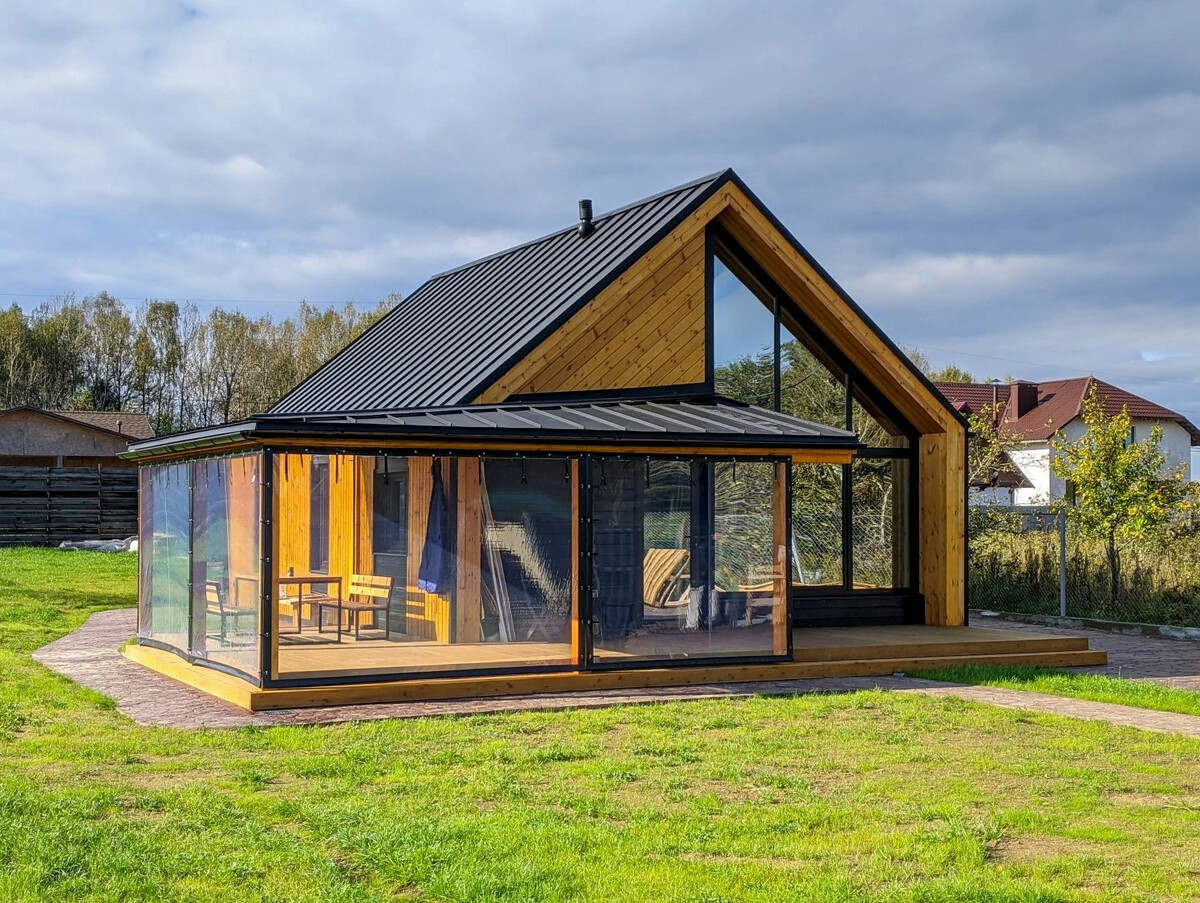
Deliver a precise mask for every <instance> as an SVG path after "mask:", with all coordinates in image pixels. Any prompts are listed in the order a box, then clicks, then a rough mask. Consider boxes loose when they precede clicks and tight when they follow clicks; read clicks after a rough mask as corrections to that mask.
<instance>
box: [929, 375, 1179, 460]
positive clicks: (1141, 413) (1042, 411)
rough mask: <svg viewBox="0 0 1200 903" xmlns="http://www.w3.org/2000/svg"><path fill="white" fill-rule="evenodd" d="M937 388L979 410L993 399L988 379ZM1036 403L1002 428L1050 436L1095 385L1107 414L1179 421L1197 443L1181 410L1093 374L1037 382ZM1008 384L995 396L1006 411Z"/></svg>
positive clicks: (1028, 436)
mask: <svg viewBox="0 0 1200 903" xmlns="http://www.w3.org/2000/svg"><path fill="white" fill-rule="evenodd" d="M934 385H935V386H937V388H938V391H940V392H941V393H942V394H943V395H945V396H946V397H947V398H948V399H950V402H951V403H952V404H955V405H961V406H965V408H966V409H967V410H969V411H973V412H976V413H978V412H979V411H982V410H983V409H984V408H985V407H986V406H988V405H990V404H991V403H992V397H993V396H992V391H993V387H992V385H991V384H990V383H934ZM1036 386H1037V404H1036V405H1034V407H1033V408H1032V409H1030V410H1029V411H1027V412H1026V413H1025V415H1024V416H1023V417H1020V418H1018V419H1016V420H1009V419H1008V418H1007V416H1004V428H1005V430H1006V431H1007V432H1010V433H1012V434H1013V435H1014V436H1017V437H1020V438H1022V439H1028V440H1042V439H1049V438H1050V437H1051V436H1053V435H1054V434H1055V433H1056V432H1057V431H1058V430H1060V429H1062V428H1063V427H1064V426H1066V425H1067V424H1068V423H1070V422H1071V421H1072V420H1074V419H1075V418H1076V417H1078V416H1079V414H1080V412H1081V411H1082V409H1083V400H1084V399H1085V398H1087V396H1088V394H1089V393H1090V392H1091V391H1092V387H1093V386H1095V389H1096V394H1097V396H1098V397H1099V398H1100V400H1101V401H1102V402H1103V404H1104V413H1105V414H1107V415H1108V416H1110V417H1111V416H1113V415H1115V414H1119V413H1121V409H1122V408H1124V409H1125V410H1127V411H1129V416H1130V417H1134V418H1138V419H1143V420H1170V421H1174V422H1175V423H1178V424H1180V425H1181V426H1182V427H1183V428H1184V429H1186V430H1187V431H1188V434H1189V435H1190V436H1191V437H1192V445H1200V429H1197V428H1196V426H1195V425H1194V424H1192V422H1191V421H1189V420H1188V419H1187V418H1186V417H1184V416H1183V415H1182V414H1177V413H1175V412H1174V411H1172V410H1170V409H1169V408H1164V407H1163V406H1162V405H1160V404H1155V403H1154V402H1152V401H1148V400H1147V399H1145V398H1142V397H1141V396H1140V395H1134V394H1133V393H1132V392H1127V391H1125V390H1124V389H1121V388H1119V387H1117V386H1114V385H1113V384H1112V383H1106V382H1104V380H1101V379H1096V378H1095V377H1094V376H1078V377H1075V378H1073V379H1056V380H1049V381H1047V382H1041V383H1037V384H1036ZM1010 390H1011V385H997V386H995V392H996V395H995V397H996V399H997V401H998V402H999V403H1000V405H1001V406H1002V409H1003V411H1004V414H1005V415H1006V414H1007V408H1008V401H1009V396H1010V395H1011V391H1010Z"/></svg>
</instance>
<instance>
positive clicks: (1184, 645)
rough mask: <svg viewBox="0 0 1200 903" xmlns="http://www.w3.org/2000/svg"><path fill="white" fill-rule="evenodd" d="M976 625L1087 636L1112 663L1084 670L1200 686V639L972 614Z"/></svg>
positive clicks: (1182, 686)
mask: <svg viewBox="0 0 1200 903" xmlns="http://www.w3.org/2000/svg"><path fill="white" fill-rule="evenodd" d="M971 626H972V627H988V628H992V629H995V630H1016V631H1024V632H1027V633H1040V634H1043V635H1045V634H1053V635H1057V636H1086V637H1087V639H1088V644H1089V645H1090V646H1091V648H1093V649H1103V650H1104V651H1105V652H1107V653H1108V664H1107V665H1100V666H1097V667H1092V668H1080V669H1078V670H1080V671H1083V672H1093V673H1097V674H1109V675H1111V676H1113V677H1126V678H1130V679H1139V680H1150V681H1153V682H1155V683H1161V684H1165V685H1167V686H1171V687H1177V688H1178V689H1181V690H1200V641H1197V640H1177V639H1172V638H1170V637H1156V636H1145V635H1143V634H1125V633H1110V632H1109V631H1107V630H1091V629H1088V628H1082V627H1048V626H1045V625H1043V624H1026V623H1023V622H1018V621H1008V620H1005V619H1004V618H996V617H980V616H979V615H978V613H973V614H972V615H971Z"/></svg>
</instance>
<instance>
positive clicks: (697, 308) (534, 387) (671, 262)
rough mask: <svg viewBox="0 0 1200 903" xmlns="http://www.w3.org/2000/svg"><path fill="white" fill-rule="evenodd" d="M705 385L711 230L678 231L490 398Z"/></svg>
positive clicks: (495, 387) (487, 395) (509, 376)
mask: <svg viewBox="0 0 1200 903" xmlns="http://www.w3.org/2000/svg"><path fill="white" fill-rule="evenodd" d="M703 381H704V228H703V225H702V224H697V223H693V224H692V228H691V231H690V233H688V234H686V235H682V234H680V232H679V231H678V230H677V231H676V233H673V234H672V236H669V237H668V238H667V239H664V240H663V242H661V243H660V244H659V245H657V246H655V248H653V249H651V251H650V252H648V253H647V254H646V256H645V257H644V258H642V260H641V261H639V262H638V263H635V264H634V265H633V266H632V267H631V268H630V270H629V271H628V272H626V273H625V274H624V275H623V276H622V277H620V278H619V279H618V280H617V281H616V282H614V283H613V284H612V285H610V286H608V288H606V289H605V290H604V291H603V292H601V293H600V295H599V296H598V297H597V298H596V299H595V300H594V301H592V302H591V303H590V304H589V305H587V307H585V308H584V309H583V310H581V311H579V312H578V313H577V314H576V315H575V316H574V317H572V318H571V319H570V320H569V321H568V322H567V323H566V324H565V325H564V326H563V327H562V328H561V329H559V330H558V331H557V332H556V333H555V334H554V335H552V336H550V337H549V338H548V339H546V340H545V341H544V342H542V344H541V345H539V346H538V347H537V348H536V349H534V351H533V352H532V353H531V354H530V355H528V356H527V357H526V358H524V359H523V360H522V361H521V362H520V363H518V364H517V365H516V366H514V367H513V368H512V370H510V371H509V372H508V373H506V374H505V375H504V376H503V377H501V378H500V380H499V381H498V382H497V383H496V384H495V385H493V386H491V387H490V388H489V389H488V390H487V391H486V392H484V393H483V394H482V395H481V396H480V397H479V399H478V401H480V402H498V401H504V400H505V399H507V398H509V397H510V396H512V395H525V394H532V393H538V392H578V391H587V390H597V389H626V388H641V387H645V386H659V385H686V384H689V383H699V382H703Z"/></svg>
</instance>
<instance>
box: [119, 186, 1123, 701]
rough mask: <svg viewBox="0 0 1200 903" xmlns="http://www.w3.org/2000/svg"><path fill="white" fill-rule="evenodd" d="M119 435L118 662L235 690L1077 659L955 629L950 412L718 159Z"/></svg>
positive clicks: (454, 686)
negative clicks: (225, 420)
mask: <svg viewBox="0 0 1200 903" xmlns="http://www.w3.org/2000/svg"><path fill="white" fill-rule="evenodd" d="M579 215H580V219H579V222H578V224H577V225H573V226H571V227H570V228H567V229H564V230H562V231H559V232H556V233H554V234H552V235H548V236H546V237H544V238H541V239H538V240H535V241H531V242H529V243H527V244H523V245H520V246H518V247H515V248H512V249H510V250H507V251H504V252H502V253H499V254H495V255H493V256H490V257H487V258H484V259H482V260H478V261H475V262H474V263H470V264H467V265H465V266H462V267H459V268H457V269H454V270H450V271H449V272H445V273H442V274H440V275H438V276H435V277H433V278H432V279H430V280H429V281H427V282H426V283H425V284H424V285H422V286H421V287H420V288H418V289H417V290H416V291H415V292H413V293H412V294H411V295H409V296H408V297H407V298H405V299H404V300H403V301H402V302H401V303H399V304H398V305H397V306H396V307H395V308H394V309H393V310H391V311H390V312H389V313H388V314H387V315H386V316H385V317H384V318H383V319H382V320H380V321H379V322H378V323H377V324H376V325H374V326H373V327H372V328H371V329H369V330H368V331H367V332H366V333H364V334H363V335H362V336H361V337H360V338H358V339H357V340H356V341H355V342H353V343H351V344H350V345H349V346H348V347H347V348H346V349H344V350H343V351H342V352H341V353H340V354H339V355H337V356H336V357H334V358H333V359H332V360H331V361H329V362H328V363H327V364H326V365H325V366H324V367H323V368H321V369H320V370H319V371H317V372H316V373H315V374H314V375H313V376H311V377H310V378H309V379H307V380H306V381H304V382H303V383H302V384H300V385H299V386H298V387H297V388H296V389H295V390H294V391H292V392H291V393H290V394H288V395H287V396H286V397H285V398H283V399H282V400H281V401H280V402H279V403H278V404H277V405H276V406H275V407H274V408H273V409H272V410H271V411H269V412H268V413H265V414H263V415H260V416H257V417H254V418H252V419H250V420H248V421H245V422H240V423H231V424H227V425H224V426H220V427H216V428H212V429H205V430H197V431H194V432H190V433H184V434H180V435H175V436H168V437H162V438H158V439H152V440H148V441H144V442H138V443H135V444H134V445H133V446H132V448H131V451H130V453H129V456H130V458H131V460H134V461H136V462H138V463H139V464H140V465H141V471H140V472H141V478H140V480H141V536H142V563H141V586H140V602H139V606H140V608H139V619H138V636H137V644H136V645H133V646H131V647H129V649H128V651H127V654H128V655H130V656H131V657H133V658H134V659H135V660H137V661H139V662H142V663H143V664H146V665H148V666H149V667H152V668H155V669H156V670H159V671H161V672H163V673H166V674H169V675H172V676H174V677H176V678H178V679H180V680H184V681H186V682H188V683H190V684H192V685H194V686H197V687H201V688H203V689H205V690H207V691H208V692H211V693H214V694H216V695H218V696H221V697H222V698H225V699H227V700H230V701H232V702H235V703H237V704H238V705H241V706H243V707H245V708H249V709H264V708H273V707H292V706H300V705H321V704H328V703H353V702H368V701H387V700H403V699H427V698H439V697H441V698H444V697H451V696H473V695H490V694H500V693H529V692H546V691H566V690H576V689H597V688H606V687H645V686H659V685H668V684H684V683H700V682H710V681H730V680H761V679H779V678H787V677H812V676H820V675H848V674H883V673H891V672H893V671H896V670H907V669H909V668H912V667H918V666H921V665H925V666H930V667H932V666H936V665H938V664H947V663H961V662H965V661H979V662H1010V663H1017V662H1019V663H1041V664H1089V663H1094V662H1096V661H1098V660H1103V653H1097V652H1094V651H1089V650H1088V649H1087V643H1086V641H1085V640H1076V639H1072V638H1064V637H1049V636H1036V635H1029V634H1024V633H1022V634H1021V635H1020V636H1017V637H1014V635H1013V634H1012V633H1011V632H1003V631H995V630H984V629H979V628H974V627H969V626H967V624H966V621H967V600H966V598H965V568H966V558H965V556H966V549H965V542H964V531H965V524H966V489H967V487H966V483H965V476H964V472H965V458H966V441H967V436H966V428H965V424H964V422H963V419H962V418H961V416H960V414H959V413H958V412H957V411H956V410H955V409H954V407H953V406H952V405H950V404H949V403H948V402H947V401H946V399H945V398H944V397H943V396H942V395H941V394H940V393H938V391H937V390H936V389H935V388H934V387H933V386H932V385H931V384H930V383H929V382H928V381H927V380H926V379H925V378H924V377H923V376H922V374H921V373H920V372H919V371H918V370H917V369H916V368H915V367H913V366H912V364H911V363H910V362H909V361H908V359H907V358H906V357H905V356H904V355H903V354H902V353H901V352H900V351H899V350H898V349H897V348H896V346H895V345H894V344H893V343H892V342H891V341H889V340H888V338H887V337H886V336H885V335H883V334H882V332H881V331H880V330H879V329H878V328H877V327H876V326H875V325H874V324H873V323H872V322H871V320H870V319H869V318H868V317H867V316H866V314H865V313H864V312H863V311H862V309H861V308H859V307H858V305H857V304H855V303H854V301H852V300H851V299H850V297H849V296H848V295H847V294H846V293H845V292H844V291H843V290H842V289H841V288H839V287H838V285H837V284H836V283H835V282H834V281H833V279H832V278H831V277H830V276H829V275H828V274H827V273H826V272H825V271H824V270H823V269H822V268H821V267H820V266H819V265H818V264H817V263H816V261H815V260H813V258H812V257H811V256H810V255H809V254H808V253H807V251H805V249H804V248H803V247H802V246H801V245H800V244H799V243H798V242H797V241H796V240H795V239H794V238H793V237H792V236H791V235H790V233H788V231H787V230H786V229H785V228H784V227H783V225H782V224H781V223H780V222H779V221H778V220H777V219H776V218H775V217H774V216H773V215H772V214H771V213H770V211H768V210H767V209H766V207H765V206H763V204H762V203H761V202H760V201H759V200H758V199H757V198H756V197H755V196H754V194H753V193H752V192H751V191H750V190H749V189H748V188H747V187H746V185H745V184H744V183H743V182H742V181H741V180H740V179H739V178H738V177H737V176H736V175H735V174H734V173H733V172H732V171H730V170H727V171H725V172H722V173H718V174H716V175H713V176H710V177H707V178H704V179H701V180H698V181H695V182H691V183H689V184H686V185H682V186H680V187H678V188H674V189H671V190H669V191H666V192H663V193H662V194H659V195H655V196H654V197H650V198H647V199H645V200H642V201H638V202H636V203H634V204H631V205H629V206H626V207H622V208H620V209H618V210H615V211H613V212H611V213H608V214H605V215H602V216H593V215H592V210H591V204H590V202H581V203H580V210H579Z"/></svg>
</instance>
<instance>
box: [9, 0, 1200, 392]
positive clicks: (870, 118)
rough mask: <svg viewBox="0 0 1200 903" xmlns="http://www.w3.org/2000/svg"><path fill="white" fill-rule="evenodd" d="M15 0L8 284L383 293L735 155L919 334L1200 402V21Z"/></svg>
mask: <svg viewBox="0 0 1200 903" xmlns="http://www.w3.org/2000/svg"><path fill="white" fill-rule="evenodd" d="M12 6H13V5H9V6H7V7H5V8H4V9H0V79H2V83H3V84H4V85H5V89H4V91H3V92H0V135H3V136H4V137H3V139H2V140H3V148H4V152H5V153H4V159H5V165H4V166H3V167H0V235H3V236H5V238H4V247H3V249H2V250H0V275H3V280H2V281H0V291H5V292H10V293H21V292H30V293H54V292H58V291H61V290H64V289H75V290H78V291H81V292H91V291H98V290H100V289H108V290H110V291H114V292H117V293H119V294H124V295H130V296H134V297H140V296H144V295H163V296H174V297H184V298H186V297H210V298H211V297H217V298H253V299H265V300H271V301H278V302H280V303H281V304H282V303H284V302H289V301H295V300H297V299H298V298H300V297H308V298H313V299H319V300H337V299H341V298H356V299H359V300H371V299H375V298H379V297H382V296H383V295H385V294H386V293H387V292H388V291H392V290H401V291H408V290H411V289H412V288H413V287H415V286H416V285H417V284H418V283H419V282H420V281H422V280H423V279H424V278H425V277H426V276H428V275H429V274H431V273H433V272H435V271H437V270H439V269H443V268H445V267H446V266H450V265H454V264H457V263H460V262H462V261H463V260H465V259H468V258H470V257H473V256H478V255H480V254H483V253H487V252H490V251H493V250H497V249H499V248H501V247H504V246H505V245H507V244H510V243H512V242H514V241H517V240H521V239H524V238H530V237H534V236H536V235H539V234H542V233H544V232H547V231H550V230H551V229H555V228H558V227H561V226H563V225H566V224H568V223H569V222H570V221H571V219H572V218H573V216H574V211H573V203H574V200H575V199H576V198H578V197H582V196H591V197H593V198H594V199H595V200H596V203H597V207H598V208H599V209H601V210H603V209H606V208H608V207H612V206H616V205H619V204H622V203H625V202H627V201H630V200H633V199H635V198H637V197H640V196H642V195H645V194H647V193H650V192H653V191H656V190H658V189H661V188H664V187H667V186H669V185H672V184H675V183H678V182H681V181H684V180H687V179H690V178H693V177H695V176H698V175H700V174H702V173H705V172H709V171H712V170H715V169H718V168H721V167H724V166H726V165H732V166H734V167H735V168H737V169H738V171H739V172H740V173H741V174H742V175H743V176H744V177H745V178H746V179H747V181H748V182H749V183H750V185H751V186H752V187H753V188H754V189H755V190H756V191H758V193H759V194H760V195H761V196H762V197H763V199H764V200H765V201H766V202H767V203H768V205H770V206H771V207H772V208H773V209H774V210H775V211H776V213H778V214H779V216H780V217H781V218H782V219H783V220H784V222H786V223H787V224H788V225H789V226H790V227H791V228H792V230H793V231H794V232H795V233H796V235H797V236H798V237H799V238H800V239H801V241H803V242H804V243H805V244H806V245H807V246H808V247H809V249H810V250H812V251H813V253H814V254H815V255H816V256H817V257H818V259H820V260H821V261H822V262H823V263H825V264H826V266H827V267H828V268H829V269H830V270H831V271H832V272H833V274H834V275H835V276H836V277H838V278H839V279H840V280H841V281H842V282H843V283H844V284H845V285H846V286H847V287H848V288H849V289H850V290H851V291H852V292H853V293H854V294H855V296H856V297H857V298H858V300H859V301H860V302H861V303H862V304H863V305H864V307H866V308H867V310H868V311H869V312H870V313H872V315H874V316H875V317H876V318H877V319H878V320H879V322H880V323H881V325H882V326H884V328H885V329H889V330H891V331H893V332H895V333H897V334H898V335H899V336H900V337H901V338H904V339H906V340H908V341H913V342H916V341H917V340H920V341H921V343H922V344H924V345H926V346H929V347H933V348H949V349H954V350H957V351H961V352H971V353H976V354H983V353H986V350H987V349H993V350H994V349H996V348H1003V349H1005V350H1006V353H1005V354H1003V355H999V356H1002V357H1015V358H1020V359H1023V360H1031V361H1035V362H1044V363H1046V364H1052V365H1059V364H1064V365H1065V364H1069V365H1070V366H1075V364H1076V363H1078V364H1079V366H1080V370H1081V372H1082V371H1083V370H1090V371H1093V372H1096V373H1097V374H1098V375H1104V376H1107V377H1108V378H1112V379H1113V380H1114V381H1118V382H1120V381H1122V380H1124V383H1123V384H1127V385H1128V388H1130V389H1133V390H1134V391H1138V392H1141V393H1142V394H1146V395H1149V396H1150V397H1152V398H1155V399H1156V400H1158V401H1161V402H1162V403H1164V404H1169V405H1173V406H1175V407H1177V408H1180V409H1187V410H1200V382H1198V381H1200V377H1198V376H1197V375H1196V374H1197V373H1198V372H1200V357H1198V356H1200V339H1198V338H1197V336H1196V334H1195V325H1196V323H1197V322H1198V321H1200V316H1197V311H1196V290H1197V285H1198V278H1197V277H1198V276H1200V273H1198V272H1197V267H1198V265H1197V262H1196V261H1197V260H1198V259H1200V255H1197V253H1196V252H1197V250H1198V245H1200V203H1198V198H1200V193H1198V192H1200V163H1198V162H1197V158H1196V155H1195V152H1194V149H1195V147H1196V146H1198V144H1200V90H1198V89H1197V86H1198V85H1200V57H1198V56H1197V55H1196V53H1195V50H1194V48H1195V46H1196V41H1197V38H1198V37H1200V7H1197V6H1196V5H1195V4H1188V3H1175V4H1172V3H1156V4H1153V5H1150V4H1144V3H1128V4H1121V3H1108V4H1092V3H1081V4H1076V3H1056V4H1046V3H1035V2H985V3H975V4H970V5H967V4H959V3H951V2H922V3H915V2H914V3H882V2H881V3H864V2H849V3H843V4H828V3H803V4H783V3H766V2H763V3H736V2H711V0H709V2H694V3H654V4H648V3H633V2H623V3H607V4H591V5H578V4H571V5H568V4H557V3H515V2H513V3H507V4H494V3H462V4H436V5H435V4H428V3H416V2H414V3H405V4H395V3H384V2H360V3H355V4H352V5H349V6H340V7H338V8H337V9H334V8H332V7H330V8H328V9H327V8H325V7H320V6H318V7H310V8H308V9H306V10H303V11H299V12H298V11H297V10H296V8H295V7H294V6H293V5H290V4H277V3H269V2H268V3H255V4H231V3H217V2H201V3H196V4H192V5H183V4H180V5H175V6H171V5H164V4H158V3H154V4H151V3H146V4H141V5H139V4H136V3H132V4H121V5H120V8H117V5H115V4H113V5H110V4H90V5H87V6H85V7H84V8H82V9H79V8H76V6H77V5H76V4H70V5H67V4H64V5H61V6H60V5H58V4H55V3H41V4H38V5H37V6H36V7H29V8H26V9H25V10H15V9H13V8H11V7H12ZM0 300H3V299H2V298H0ZM281 309H282V308H281ZM1064 335H1069V336H1070V341H1069V343H1066V342H1065V341H1064V339H1063V336H1064ZM1135 346H1136V347H1135ZM1143 351H1150V352H1164V351H1165V352H1170V355H1169V356H1167V357H1163V358H1161V359H1156V360H1149V361H1147V360H1142V352H1143ZM931 356H933V357H935V359H937V358H943V359H950V358H953V357H954V355H953V354H945V353H941V352H939V353H937V354H933V355H931ZM1151 356H1153V354H1152V355H1151ZM977 360H978V361H980V362H981V363H983V361H982V359H977ZM963 362H964V363H967V364H971V360H969V359H967V358H965V357H964V358H963ZM975 369H985V368H984V367H977V368H975ZM1015 371H1016V368H1014V372H1015ZM1033 375H1036V374H1033ZM1058 375H1062V374H1061V373H1059V374H1058ZM1155 380H1157V381H1155Z"/></svg>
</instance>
